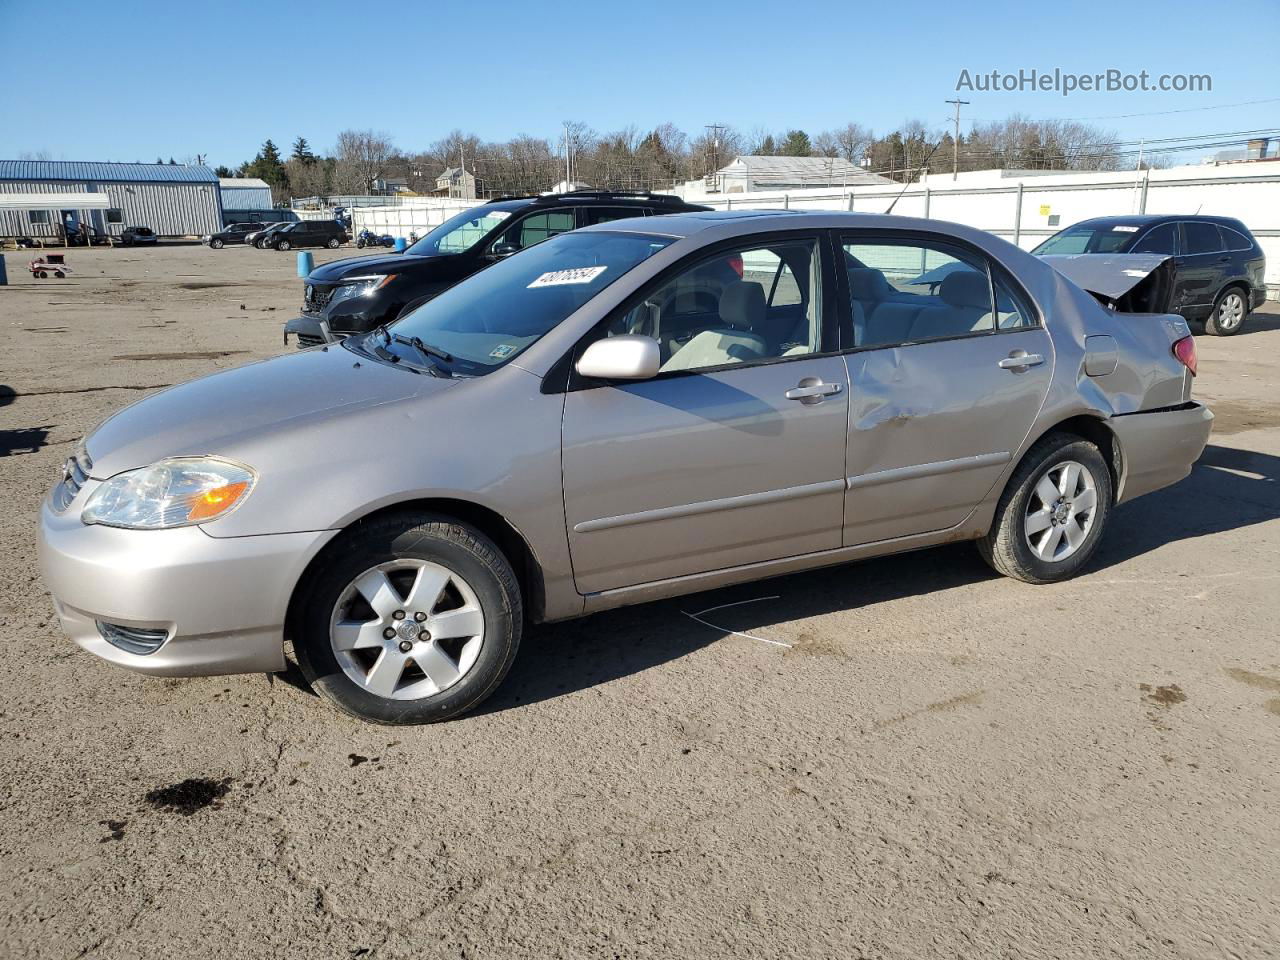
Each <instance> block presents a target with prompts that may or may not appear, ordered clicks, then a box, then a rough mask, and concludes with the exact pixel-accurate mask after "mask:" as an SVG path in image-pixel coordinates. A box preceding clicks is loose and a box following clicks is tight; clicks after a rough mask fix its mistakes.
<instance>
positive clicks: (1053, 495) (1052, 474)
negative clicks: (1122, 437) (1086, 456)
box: [1023, 460, 1098, 563]
mask: <svg viewBox="0 0 1280 960" xmlns="http://www.w3.org/2000/svg"><path fill="white" fill-rule="evenodd" d="M1097 506H1098V490H1097V484H1096V482H1095V481H1094V477H1093V474H1092V473H1091V472H1090V471H1089V468H1088V467H1086V466H1085V465H1084V464H1082V463H1078V462H1077V461H1075V460H1064V461H1062V462H1061V463H1057V464H1055V465H1054V466H1052V467H1050V468H1049V469H1048V470H1046V471H1045V472H1044V474H1043V475H1042V476H1041V477H1040V479H1039V481H1037V482H1036V485H1035V489H1034V492H1033V494H1032V496H1031V497H1029V498H1028V501H1027V512H1026V516H1025V518H1024V520H1023V530H1024V535H1025V536H1026V539H1027V546H1029V547H1030V548H1031V552H1032V553H1033V554H1035V555H1036V556H1037V557H1039V558H1040V559H1041V560H1046V561H1049V562H1051V563H1056V562H1058V561H1060V560H1065V559H1067V557H1069V556H1071V555H1072V554H1074V553H1075V552H1076V551H1077V550H1079V549H1080V548H1081V547H1082V546H1083V545H1084V542H1085V540H1087V539H1088V537H1089V531H1090V530H1091V529H1092V528H1093V520H1094V516H1095V515H1096V512H1097Z"/></svg>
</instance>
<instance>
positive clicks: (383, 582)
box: [290, 514, 524, 724]
mask: <svg viewBox="0 0 1280 960" xmlns="http://www.w3.org/2000/svg"><path fill="white" fill-rule="evenodd" d="M442 578H447V579H442ZM361 582H363V584H364V586H363V587H361V586H358V584H360V583H361ZM441 582H443V583H445V586H444V587H443V589H438V588H436V587H435V586H434V585H435V584H439V583H441ZM388 584H389V585H390V586H388ZM414 584H418V585H419V588H420V589H424V590H425V591H426V592H425V593H423V596H424V597H428V598H430V597H433V596H434V597H437V599H435V600H432V599H427V600H426V601H425V602H420V606H419V609H418V610H416V611H415V610H414V609H412V607H411V606H410V603H411V602H412V597H413V594H412V593H411V589H412V587H413V585H414ZM303 586H304V590H303V591H301V593H300V599H299V601H298V604H297V606H296V607H295V615H294V616H293V617H292V618H291V621H290V623H291V627H292V630H291V632H292V633H293V644H294V653H295V654H296V656H297V658H298V665H299V667H300V668H301V669H302V673H303V675H304V676H305V677H306V678H307V681H308V682H309V683H310V684H311V686H312V688H313V689H315V691H316V692H317V693H319V694H320V696H322V697H324V698H325V699H326V700H328V701H329V702H330V703H332V704H333V705H334V706H336V707H337V708H338V709H339V710H342V711H343V712H345V713H349V714H351V715H352V716H355V717H359V718H360V719H362V720H367V721H370V722H372V723H383V724H415V723H436V722H439V721H441V720H449V719H451V718H453V717H457V716H459V715H461V714H463V713H466V712H467V711H468V710H470V709H472V708H473V707H474V706H476V705H477V704H478V703H480V702H481V701H482V700H484V699H485V698H486V697H488V696H489V695H490V694H491V693H492V692H493V691H494V690H495V689H496V688H497V686H498V684H500V683H501V682H502V680H503V678H504V677H505V676H506V675H507V671H508V670H510V668H511V664H512V662H514V660H515V656H516V651H517V650H518V649H519V646H520V635H521V631H522V627H523V620H524V617H523V607H522V602H521V596H520V587H519V584H518V582H517V581H516V576H515V573H514V572H513V571H512V569H511V564H510V563H509V562H508V561H507V559H506V557H504V556H503V554H502V552H501V551H500V550H499V549H498V548H497V546H495V545H494V544H493V542H492V541H491V540H489V538H488V537H486V536H485V535H484V534H482V533H481V532H480V531H478V530H476V529H474V528H472V527H470V526H467V525H466V524H462V523H458V522H456V521H454V520H452V519H450V518H448V517H443V516H437V515H423V514H395V515H391V516H388V517H384V518H382V519H378V520H374V521H371V522H369V523H361V524H357V525H356V526H355V527H353V528H352V529H351V530H349V531H348V532H347V533H345V534H344V535H343V536H341V537H340V538H339V539H338V540H336V541H335V542H334V544H333V546H332V547H331V549H330V550H329V551H328V552H327V553H326V555H325V556H324V558H323V559H322V560H321V562H320V563H319V564H318V565H317V566H316V567H315V568H314V570H313V571H312V573H311V574H309V577H308V582H307V583H306V584H304V585H303ZM388 591H390V592H388ZM370 595H372V596H373V597H374V598H375V600H376V602H377V604H378V608H377V609H375V608H374V606H373V604H372V603H371V602H370V601H369V600H368V599H367V597H368V596H370ZM397 613H399V614H400V616H397V615H396V614H397ZM450 614H452V615H453V619H452V620H450V619H449V615H450ZM370 618H372V619H370ZM343 624H346V626H345V628H344V627H343ZM357 624H358V626H357ZM419 624H421V626H419ZM432 624H440V625H443V624H448V625H449V626H448V628H447V629H450V630H451V631H452V632H457V633H459V636H455V637H448V638H444V637H431V636H430V632H431V631H430V628H431V625H432ZM477 626H478V627H479V630H480V632H479V633H478V634H474V635H469V634H470V631H471V630H473V629H475V628H476V627H477ZM445 629H446V627H445V626H440V627H439V628H438V629H437V631H436V632H437V633H442V632H443V631H444V630H445ZM388 631H390V632H391V633H392V636H390V637H388V636H387V635H386V634H387V632H388ZM415 631H419V632H418V633H415ZM420 631H426V633H425V634H424V633H421V632H420ZM410 635H413V636H410ZM348 644H350V645H351V646H350V648H349V649H344V650H343V651H342V652H340V651H339V650H338V649H337V647H339V646H343V647H344V648H345V647H346V645H348ZM415 652H417V653H420V654H421V655H422V656H423V657H424V662H429V664H430V665H429V666H420V665H419V664H418V661H417V659H416V658H415ZM370 688H372V689H370Z"/></svg>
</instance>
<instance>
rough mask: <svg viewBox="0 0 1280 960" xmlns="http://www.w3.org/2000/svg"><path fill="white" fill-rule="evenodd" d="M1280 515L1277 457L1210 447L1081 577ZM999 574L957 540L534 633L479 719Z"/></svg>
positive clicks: (1116, 534) (1131, 509)
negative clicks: (785, 627) (728, 640)
mask: <svg viewBox="0 0 1280 960" xmlns="http://www.w3.org/2000/svg"><path fill="white" fill-rule="evenodd" d="M1278 516H1280V457H1274V456H1271V455H1269V454H1263V453H1255V452H1252V451H1248V450H1239V449H1235V448H1232V447H1222V446H1217V445H1210V446H1208V447H1206V448H1205V451H1204V454H1203V456H1202V457H1201V459H1200V462H1199V463H1198V464H1197V465H1196V467H1195V469H1194V470H1192V472H1191V475H1190V476H1189V477H1187V478H1186V479H1185V480H1182V481H1181V482H1180V483H1177V484H1175V485H1174V486H1172V487H1169V488H1168V489H1166V490H1164V491H1159V492H1157V493H1154V494H1149V495H1147V496H1145V497H1140V498H1138V499H1137V500H1134V501H1133V502H1132V503H1128V504H1124V505H1122V506H1120V507H1118V508H1116V510H1115V512H1113V513H1112V515H1111V522H1110V524H1109V529H1108V530H1107V532H1106V536H1105V537H1104V538H1103V542H1102V545H1101V547H1100V548H1099V550H1098V553H1097V554H1096V555H1095V556H1094V558H1093V560H1092V561H1091V562H1090V564H1089V566H1088V567H1087V568H1086V570H1085V572H1086V573H1088V572H1090V571H1096V570H1100V569H1105V568H1107V567H1110V566H1114V565H1116V564H1120V563H1123V562H1125V561H1126V560H1130V559H1132V558H1133V557H1136V556H1139V555H1140V554H1143V553H1147V552H1150V551H1152V550H1155V549H1157V548H1158V547H1161V546H1164V545H1165V544H1168V543H1173V542H1176V541H1178V540H1187V539H1193V538H1195V537H1202V536H1207V535H1209V534H1214V533H1223V532H1225V531H1228V530H1235V529H1238V528H1241V527H1247V526H1251V525H1253V524H1257V523H1263V522H1266V521H1267V520H1271V519H1273V518H1275V517H1278ZM998 576H999V575H998V574H996V573H995V572H994V571H992V570H991V568H990V567H988V566H987V565H986V564H985V563H984V562H983V561H982V560H981V558H980V557H979V556H978V553H977V551H976V550H975V549H973V547H972V545H971V544H967V543H958V544H950V545H946V546H940V547H935V548H931V549H927V550H921V551H918V552H915V553H908V554H899V555H896V556H888V557H879V558H875V559H870V560H863V561H858V562H856V563H847V564H842V565H840V566H835V567H828V568H825V569H821V570H812V571H808V572H805V573H796V574H790V575H787V576H784V577H776V578H773V579H770V580H763V581H757V582H754V583H747V584H741V585H738V586H734V587H726V588H721V589H718V590H712V591H707V592H704V593H697V594H691V595H689V596H685V597H676V598H673V599H671V600H661V601H657V602H653V603H647V604H642V605H639V606H635V607H628V608H624V609H621V610H611V611H608V612H606V613H599V614H595V615H593V616H590V617H586V618H583V619H581V620H571V621H567V622H565V623H558V624H543V625H540V626H534V627H531V628H529V629H528V630H527V631H526V634H525V638H524V641H523V643H522V645H521V652H520V656H519V657H518V658H517V660H516V663H515V665H514V666H513V667H512V669H511V673H510V674H509V675H508V677H507V680H506V682H505V683H503V684H502V686H500V687H499V688H498V690H497V691H496V693H495V694H494V695H493V696H492V697H491V698H490V699H489V700H488V701H487V702H486V703H485V704H483V705H482V706H481V707H479V709H478V712H480V713H493V712H498V711H502V710H510V709H512V708H515V707H521V706H526V705H528V704H531V703H537V702H539V701H543V700H551V699H554V698H556V697H560V696H564V695H566V694H569V693H573V692H575V691H579V690H583V689H585V688H588V687H593V686H598V685H601V684H605V683H608V682H610V681H611V680H617V679H621V678H622V677H626V676H630V675H631V674H634V673H639V672H641V671H643V670H647V669H649V668H651V667H655V666H659V665H661V664H663V663H667V662H669V661H671V660H677V659H679V658H680V657H683V656H687V655H688V654H691V653H693V652H695V651H697V650H699V649H702V648H703V647H706V646H709V645H710V644H712V643H715V642H716V641H718V640H721V639H723V638H724V637H726V636H728V635H730V633H731V632H732V630H733V629H737V630H742V631H745V632H749V633H751V634H753V635H755V634H759V635H761V636H765V637H767V636H768V632H769V631H768V626H767V625H768V624H778V623H788V622H791V621H796V620H804V619H807V618H810V617H818V616H822V615H824V614H830V613H836V612H848V611H856V610H859V609H862V608H869V607H874V606H876V605H877V604H881V603H887V602H890V601H893V600H900V599H904V598H906V597H910V596H914V595H917V594H924V593H934V592H939V591H945V590H949V589H953V588H955V587H961V586H967V585H969V584H973V583H979V582H982V581H984V580H993V579H997V578H998ZM1028 589H1035V588H1028ZM764 597H769V598H771V599H770V600H769V601H768V603H767V604H765V603H762V604H761V605H760V606H759V607H758V608H752V609H751V610H750V615H749V617H748V619H747V620H745V621H744V620H743V618H742V615H741V613H739V614H736V615H734V614H729V615H723V614H721V615H710V614H709V615H708V619H709V620H710V621H712V622H723V623H725V624H726V626H724V627H712V626H709V625H707V624H706V623H702V622H699V621H698V620H695V619H693V618H692V617H691V616H690V614H696V613H698V612H700V611H706V610H707V609H708V608H711V607H718V606H720V605H725V606H730V605H735V604H740V603H743V602H744V601H756V600H760V599H761V598H764ZM728 624H732V627H730V626H728ZM744 624H749V625H744ZM761 625H764V626H761Z"/></svg>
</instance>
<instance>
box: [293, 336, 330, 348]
mask: <svg viewBox="0 0 1280 960" xmlns="http://www.w3.org/2000/svg"><path fill="white" fill-rule="evenodd" d="M297 337H298V346H300V347H318V346H320V344H322V343H324V337H319V336H316V335H315V334H313V333H299V334H297Z"/></svg>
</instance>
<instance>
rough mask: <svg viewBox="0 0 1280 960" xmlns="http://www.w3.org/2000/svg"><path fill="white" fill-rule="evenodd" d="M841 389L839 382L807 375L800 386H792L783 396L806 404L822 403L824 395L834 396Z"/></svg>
mask: <svg viewBox="0 0 1280 960" xmlns="http://www.w3.org/2000/svg"><path fill="white" fill-rule="evenodd" d="M841 389H842V388H841V386H840V384H838V383H823V382H822V381H821V380H819V379H818V378H817V377H805V378H804V379H803V380H801V381H800V383H799V385H798V386H794V387H792V388H791V389H790V390H788V391H787V392H786V393H785V394H783V396H785V397H786V398H787V399H788V400H799V401H800V402H801V403H806V404H811V403H821V402H822V398H823V397H830V396H834V395H835V394H837V393H839V392H840V390H841Z"/></svg>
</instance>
